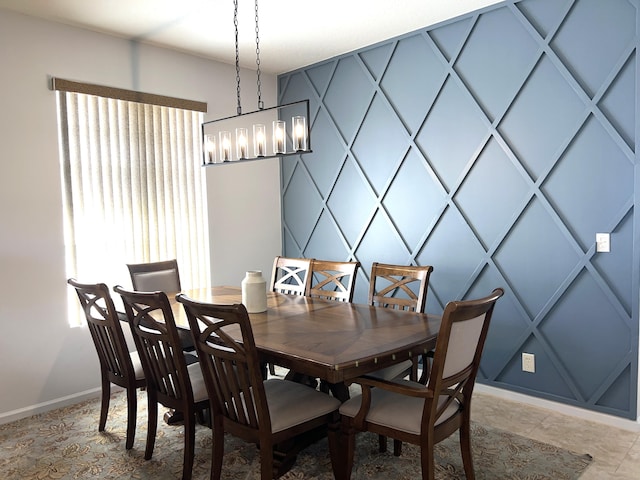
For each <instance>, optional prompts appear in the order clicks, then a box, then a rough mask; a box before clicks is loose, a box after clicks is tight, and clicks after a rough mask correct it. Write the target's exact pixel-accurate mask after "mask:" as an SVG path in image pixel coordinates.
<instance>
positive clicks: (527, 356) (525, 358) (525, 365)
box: [522, 353, 536, 373]
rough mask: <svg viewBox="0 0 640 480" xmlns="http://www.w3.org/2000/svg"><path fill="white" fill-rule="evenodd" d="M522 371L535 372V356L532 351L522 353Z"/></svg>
mask: <svg viewBox="0 0 640 480" xmlns="http://www.w3.org/2000/svg"><path fill="white" fill-rule="evenodd" d="M522 371H523V372H530V373H535V371H536V356H535V355H534V354H533V353H522Z"/></svg>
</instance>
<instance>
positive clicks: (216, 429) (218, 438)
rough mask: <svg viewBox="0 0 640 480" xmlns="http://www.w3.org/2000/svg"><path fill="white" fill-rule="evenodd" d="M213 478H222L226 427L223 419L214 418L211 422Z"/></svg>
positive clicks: (215, 479) (212, 479)
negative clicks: (223, 424)
mask: <svg viewBox="0 0 640 480" xmlns="http://www.w3.org/2000/svg"><path fill="white" fill-rule="evenodd" d="M211 429H212V439H211V480H220V477H221V475H222V459H223V457H224V428H223V426H222V421H221V420H220V421H218V419H217V418H216V419H214V420H213V421H212V423H211Z"/></svg>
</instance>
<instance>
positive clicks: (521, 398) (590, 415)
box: [474, 383, 640, 432]
mask: <svg viewBox="0 0 640 480" xmlns="http://www.w3.org/2000/svg"><path fill="white" fill-rule="evenodd" d="M474 391H475V392H478V393H483V394H487V395H493V396H495V397H498V398H502V399H505V400H511V401H514V402H520V403H524V404H526V405H531V406H533V407H538V408H544V409H546V410H551V411H553V412H556V413H560V414H562V415H568V416H571V417H576V418H580V419H583V420H588V421H591V422H598V423H602V424H604V425H608V426H610V427H617V428H621V429H623V430H628V431H631V432H640V419H638V420H635V421H634V420H629V419H626V418H620V417H616V416H614V415H607V414H606V413H600V412H594V411H592V410H587V409H584V408H580V407H574V406H573V405H565V404H563V403H559V402H554V401H551V400H545V399H543V398H537V397H532V396H529V395H525V394H523V393H517V392H512V391H509V390H504V389H501V388H496V387H491V386H489V385H483V384H481V383H476V385H475V389H474Z"/></svg>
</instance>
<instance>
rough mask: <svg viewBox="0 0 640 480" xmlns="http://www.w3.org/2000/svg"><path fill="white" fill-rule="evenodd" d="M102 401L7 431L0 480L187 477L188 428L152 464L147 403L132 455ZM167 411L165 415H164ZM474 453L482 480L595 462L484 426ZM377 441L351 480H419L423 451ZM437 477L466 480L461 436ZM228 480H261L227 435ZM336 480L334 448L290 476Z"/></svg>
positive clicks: (203, 446) (370, 440)
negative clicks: (147, 453)
mask: <svg viewBox="0 0 640 480" xmlns="http://www.w3.org/2000/svg"><path fill="white" fill-rule="evenodd" d="M99 411H100V404H99V401H98V400H97V399H96V400H92V401H87V402H83V403H81V404H78V405H73V406H70V407H66V408H63V409H59V410H54V411H51V412H48V413H46V414H42V415H36V416H34V417H31V418H27V419H23V420H20V421H17V422H14V423H10V424H6V425H0V478H2V479H4V480H58V479H154V480H155V479H157V480H165V479H178V478H180V475H181V471H182V454H183V441H184V440H183V428H182V427H181V426H168V425H166V424H165V423H164V422H163V421H162V420H160V422H159V427H158V436H157V440H156V446H155V450H154V455H153V459H152V460H149V461H145V460H144V458H143V455H144V446H145V436H146V397H145V394H144V393H141V394H140V396H139V404H138V411H139V414H138V425H137V430H136V440H135V444H134V447H133V449H132V450H130V451H126V450H125V447H124V438H125V429H126V401H125V396H124V394H122V393H117V394H114V395H113V396H112V402H111V409H110V411H109V418H108V419H107V430H106V432H103V433H100V432H98V414H99ZM162 411H163V410H162V408H161V410H160V412H162ZM472 443H473V453H474V465H475V471H476V478H477V479H478V480H482V479H487V480H489V479H490V480H516V479H522V480H525V479H526V480H544V479H550V480H565V479H577V478H579V477H580V475H581V473H582V472H583V471H584V470H585V469H586V468H587V466H588V465H589V464H590V462H591V457H590V456H589V455H586V454H576V453H572V452H569V451H566V450H563V449H560V448H556V447H554V446H551V445H548V444H544V443H540V442H536V441H532V440H530V439H527V438H524V437H520V436H518V435H513V434H510V433H507V432H503V431H500V430H496V429H492V428H484V427H482V426H481V425H478V424H474V426H473V439H472ZM377 446H378V439H377V436H374V435H369V434H361V435H359V436H358V443H357V452H356V460H355V465H354V471H353V475H352V479H354V480H364V479H367V480H369V479H371V480H376V479H384V480H401V479H412V480H413V479H417V478H420V462H419V451H418V449H417V447H415V446H413V445H407V444H404V445H403V455H402V456H401V457H399V458H397V457H394V456H393V455H392V453H390V452H391V451H392V450H393V448H392V445H391V443H390V444H389V452H388V453H386V454H380V453H378V452H377ZM210 447H211V433H210V430H208V429H207V428H206V427H202V426H199V427H198V428H197V431H196V454H195V466H194V470H193V480H205V479H208V478H209V465H210ZM436 460H437V467H436V478H437V479H440V480H445V479H446V480H455V479H464V478H465V476H464V472H463V469H462V461H461V459H460V450H459V448H458V436H457V435H453V436H452V437H450V438H449V439H447V440H445V441H444V442H441V443H440V444H438V445H437V451H436ZM222 478H223V479H234V480H235V479H247V480H248V479H252V480H253V479H259V478H260V468H259V457H258V455H257V451H256V448H255V446H253V445H246V444H244V443H243V442H241V441H238V440H236V439H234V438H232V437H229V436H227V439H226V444H225V463H224V467H223V472H222ZM281 478H282V479H283V480H293V479H315V480H325V479H332V478H333V475H332V473H331V463H330V460H329V452H328V447H327V441H326V440H323V441H320V442H318V443H317V444H315V445H313V446H311V447H309V448H308V449H307V450H305V451H304V452H303V453H301V454H300V455H299V456H298V459H297V462H296V464H295V465H294V467H293V468H292V469H291V470H290V471H289V472H288V473H287V474H285V475H284V476H283V477H281Z"/></svg>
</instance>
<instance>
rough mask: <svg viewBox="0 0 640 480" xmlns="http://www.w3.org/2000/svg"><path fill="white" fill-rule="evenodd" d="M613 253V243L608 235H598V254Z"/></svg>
mask: <svg viewBox="0 0 640 480" xmlns="http://www.w3.org/2000/svg"><path fill="white" fill-rule="evenodd" d="M609 251H611V243H610V241H609V234H608V233H596V252H609Z"/></svg>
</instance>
